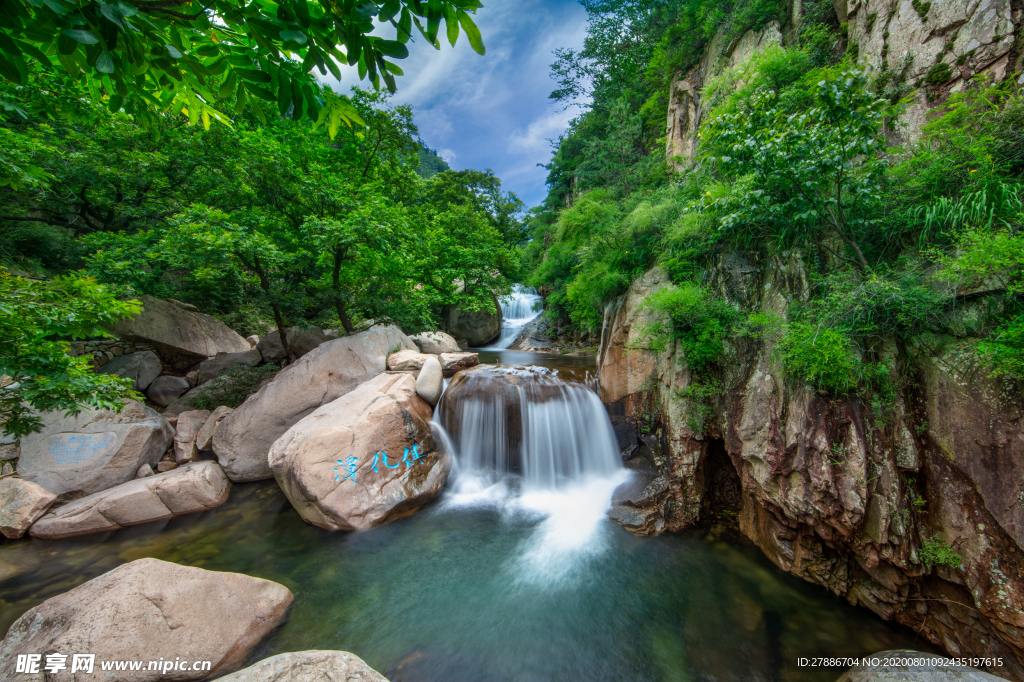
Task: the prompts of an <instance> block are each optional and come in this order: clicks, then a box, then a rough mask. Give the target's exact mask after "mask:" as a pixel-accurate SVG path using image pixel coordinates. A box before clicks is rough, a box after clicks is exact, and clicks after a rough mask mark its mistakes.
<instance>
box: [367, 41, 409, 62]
mask: <svg viewBox="0 0 1024 682" xmlns="http://www.w3.org/2000/svg"><path fill="white" fill-rule="evenodd" d="M374 47H376V48H377V50H378V51H379V52H380V53H381V54H383V55H385V56H387V57H391V58H392V59H405V58H406V57H408V56H409V48H408V47H406V46H405V44H404V43H401V42H399V41H397V40H378V41H377V42H376V43H374Z"/></svg>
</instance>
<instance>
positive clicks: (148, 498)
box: [29, 462, 231, 540]
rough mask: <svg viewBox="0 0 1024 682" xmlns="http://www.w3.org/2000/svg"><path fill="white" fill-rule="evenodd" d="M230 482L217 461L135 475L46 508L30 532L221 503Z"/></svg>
mask: <svg viewBox="0 0 1024 682" xmlns="http://www.w3.org/2000/svg"><path fill="white" fill-rule="evenodd" d="M230 490H231V482H230V481H228V478H227V476H225V475H224V472H223V471H222V470H221V468H220V465H219V464H217V463H216V462H190V463H188V464H185V465H183V466H180V467H177V468H176V469H172V470H171V471H167V472H164V473H160V474H156V475H154V476H145V477H143V478H137V479H135V480H134V481H128V482H127V483H122V484H121V485H119V486H115V487H113V488H111V489H109V490H104V491H102V492H98V493H94V494H92V495H89V496H87V497H83V498H81V499H78V500H74V501H73V502H69V503H68V504H65V505H64V506H62V507H57V508H56V509H54V510H52V511H50V512H49V513H47V514H46V515H45V516H43V517H42V518H40V519H39V520H38V521H36V522H35V523H34V524H33V525H32V528H31V529H29V535H31V536H33V537H37V538H47V539H50V540H54V539H58V538H70V537H74V536H76V535H88V534H90V533H103V532H107V531H112V530H118V529H120V528H125V527H127V526H137V525H139V524H142V523H149V522H150V521H160V520H162V519H169V518H171V517H172V516H181V515H182V514H194V513H195V512H201V511H206V510H207V509H213V508H214V507H217V506H220V505H221V504H223V503H224V501H225V500H227V499H228V492H229V491H230Z"/></svg>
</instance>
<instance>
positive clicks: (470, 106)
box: [339, 0, 587, 206]
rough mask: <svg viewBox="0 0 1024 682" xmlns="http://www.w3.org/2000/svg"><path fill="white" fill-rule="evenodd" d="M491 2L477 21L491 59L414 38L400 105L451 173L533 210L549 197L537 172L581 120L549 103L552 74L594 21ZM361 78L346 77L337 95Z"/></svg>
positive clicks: (558, 3)
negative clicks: (467, 174) (490, 174)
mask: <svg viewBox="0 0 1024 682" xmlns="http://www.w3.org/2000/svg"><path fill="white" fill-rule="evenodd" d="M483 2H484V5H485V6H484V8H483V9H481V10H478V11H477V14H476V17H475V18H476V23H477V25H478V26H479V27H480V31H481V33H482V34H483V38H484V43H485V44H486V46H487V54H486V55H484V56H480V55H478V54H476V53H475V52H473V50H472V48H470V46H469V43H468V41H467V40H466V37H465V35H460V36H459V40H458V43H457V44H456V46H455V47H454V48H452V47H451V45H449V44H448V42H447V41H445V40H443V34H444V28H443V27H442V30H441V33H442V43H441V51H440V52H438V51H437V50H435V49H434V48H432V47H431V46H430V45H428V44H427V43H426V41H424V40H423V38H422V37H421V36H416V37H418V38H419V40H418V41H416V42H415V43H413V44H410V46H409V48H410V50H409V51H410V55H409V58H408V59H404V60H401V61H400V62H399V64H400V66H401V67H402V70H403V71H405V75H404V76H401V77H399V78H398V79H397V81H398V93H397V94H396V95H395V96H394V98H393V100H394V102H395V103H397V104H409V105H411V106H412V107H413V108H414V110H415V112H416V125H417V126H418V127H419V129H420V136H421V137H422V138H423V141H424V142H426V143H427V145H429V146H430V147H432V148H433V149H436V150H437V151H438V152H439V153H440V155H441V156H442V157H444V159H445V160H446V161H448V163H449V164H450V165H451V166H452V168H455V169H460V170H461V169H465V168H477V169H481V170H482V169H485V168H490V169H492V170H493V171H494V172H495V174H496V175H497V176H498V177H499V178H501V181H502V187H503V188H504V189H506V190H511V191H513V192H515V193H516V194H517V195H518V196H519V198H520V199H522V200H523V201H524V202H526V204H527V206H535V205H537V204H539V203H540V202H541V200H543V198H544V196H545V194H546V193H547V190H546V188H545V186H544V178H545V177H546V176H547V171H546V170H544V169H543V168H539V167H537V164H538V163H547V162H548V161H549V160H550V159H551V146H550V144H549V143H548V139H550V138H557V137H558V135H559V134H560V133H562V132H563V131H564V130H565V128H566V125H567V124H568V122H569V120H570V119H571V118H572V117H573V116H575V115H576V114H578V113H579V109H578V108H571V109H569V110H568V111H562V109H563V108H564V107H563V106H562V105H560V104H558V103H555V102H552V101H551V100H549V99H548V94H550V93H551V91H552V90H553V89H554V88H555V82H554V81H553V80H551V77H550V75H549V69H548V65H549V64H551V62H552V61H554V57H553V55H552V51H553V50H554V49H555V48H557V47H580V46H581V45H582V44H583V38H584V35H585V32H586V19H587V14H586V11H585V10H584V9H583V8H582V7H581V6H580V5H579V4H578V3H577V2H576V0H483ZM390 33H393V29H391V30H390V31H385V32H382V35H387V37H389V38H390V37H392V36H391V35H390ZM357 78H358V76H357V75H356V74H355V72H354V69H347V70H345V71H344V72H343V74H342V83H341V86H342V87H341V88H339V90H341V91H346V90H347V89H348V88H349V87H351V86H352V85H355V84H356V82H357ZM364 86H365V83H364Z"/></svg>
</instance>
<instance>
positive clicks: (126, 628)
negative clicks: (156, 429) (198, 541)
mask: <svg viewBox="0 0 1024 682" xmlns="http://www.w3.org/2000/svg"><path fill="white" fill-rule="evenodd" d="M292 600H293V597H292V593H291V592H290V591H289V590H288V588H286V587H285V586H284V585H279V584H278V583H275V582H271V581H269V580H263V579H261V578H252V577H250V576H247V575H241V574H239V573H219V572H214V571H206V570H203V569H201V568H191V567H188V566H180V565H178V564H173V563H169V562H166V561H159V560H157V559H139V560H137V561H133V562H131V563H128V564H124V565H123V566H119V567H117V568H115V569H114V570H112V571H109V572H107V573H104V574H103V575H101V576H99V577H97V578H93V579H92V580H90V581H89V582H87V583H84V584H82V585H79V586H78V587H76V588H74V589H73V590H70V591H68V592H65V593H64V594H60V595H57V596H56V597H51V598H50V599H47V600H46V601H44V602H43V603H42V604H40V605H39V606H36V607H34V608H32V609H29V610H28V611H27V612H25V614H24V615H23V616H22V617H21V618H19V619H18V620H16V621H15V622H14V624H13V625H12V626H11V629H10V630H8V632H7V636H6V637H5V638H4V640H3V641H2V642H0V657H2V659H0V660H4V661H15V660H17V657H18V655H19V654H39V653H40V652H46V653H50V652H59V653H64V654H74V653H82V654H84V653H89V654H95V656H96V658H95V660H96V664H95V669H94V671H93V675H94V676H96V677H97V678H100V677H104V675H101V673H100V670H99V661H117V660H121V661H125V660H127V661H156V660H159V659H161V658H162V659H163V660H164V661H166V662H168V663H173V662H174V661H188V662H189V663H192V662H194V661H209V662H210V667H209V668H208V669H201V670H191V669H185V670H170V669H167V670H149V669H147V668H148V666H144V668H143V669H142V670H138V671H127V670H126V671H119V672H118V673H117V675H116V678H115V677H109V678H107V679H117V680H118V682H148V681H149V680H205V679H207V678H209V677H216V676H217V675H218V674H223V673H226V672H230V671H232V670H235V669H237V668H238V667H239V666H241V665H242V664H243V663H244V662H245V659H246V657H248V655H249V653H250V652H251V651H252V650H253V648H254V647H255V646H256V645H257V644H259V642H260V641H261V640H262V639H263V638H264V637H265V636H266V635H267V634H268V633H270V632H271V631H272V630H273V629H274V628H276V627H277V626H278V624H279V623H280V622H281V621H282V620H283V618H284V616H285V614H286V612H287V610H288V607H289V606H290V605H291V603H292ZM67 663H68V665H67V668H65V669H64V670H61V671H59V672H57V673H53V674H46V676H45V679H46V680H47V681H48V682H51V681H52V682H71V681H72V680H81V679H83V677H88V678H91V677H92V675H89V676H84V675H83V674H82V671H78V672H77V674H76V673H72V672H71V669H72V666H71V663H72V658H71V657H70V656H69V657H68V659H67ZM12 665H13V664H12ZM191 667H192V666H191V665H190V666H189V668H191ZM199 667H200V668H205V666H202V665H201V666H199ZM25 678H26V679H39V680H42V679H44V678H43V675H42V674H40V675H38V676H37V677H36V678H31V677H28V676H26V677H25Z"/></svg>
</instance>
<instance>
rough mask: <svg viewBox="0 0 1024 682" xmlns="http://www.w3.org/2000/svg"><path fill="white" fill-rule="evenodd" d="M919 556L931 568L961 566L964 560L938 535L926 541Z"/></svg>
mask: <svg viewBox="0 0 1024 682" xmlns="http://www.w3.org/2000/svg"><path fill="white" fill-rule="evenodd" d="M918 556H919V557H920V558H921V563H922V564H924V565H925V566H926V567H927V568H929V569H930V568H931V567H932V566H949V567H950V568H960V565H961V564H962V563H963V561H964V559H963V557H962V556H960V555H959V554H957V553H956V552H954V551H953V548H952V547H950V546H949V544H948V543H947V542H946V541H945V540H943V539H942V538H940V537H939V536H938V535H933V536H932V537H931V539H930V540H925V541H924V543H923V544H922V545H921V551H920V552H918Z"/></svg>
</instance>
